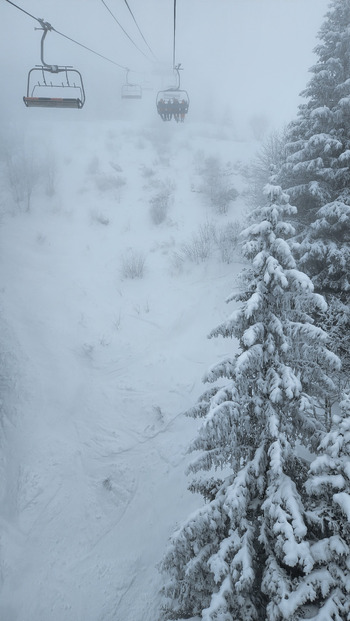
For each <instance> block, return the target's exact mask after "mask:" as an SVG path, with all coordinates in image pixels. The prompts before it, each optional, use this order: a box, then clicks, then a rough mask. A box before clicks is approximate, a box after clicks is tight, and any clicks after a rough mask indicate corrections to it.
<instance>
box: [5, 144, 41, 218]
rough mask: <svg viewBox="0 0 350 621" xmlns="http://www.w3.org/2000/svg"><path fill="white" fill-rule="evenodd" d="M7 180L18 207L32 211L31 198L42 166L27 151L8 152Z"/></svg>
mask: <svg viewBox="0 0 350 621" xmlns="http://www.w3.org/2000/svg"><path fill="white" fill-rule="evenodd" d="M6 167H7V181H8V185H9V189H10V192H11V194H12V198H13V200H14V202H15V203H16V205H17V207H19V208H22V207H24V209H25V211H30V205H31V198H32V194H33V191H34V189H35V187H36V186H37V185H38V183H39V179H40V166H39V163H38V161H37V160H36V159H35V158H34V157H29V156H27V155H26V154H25V153H11V152H8V153H7V154H6Z"/></svg>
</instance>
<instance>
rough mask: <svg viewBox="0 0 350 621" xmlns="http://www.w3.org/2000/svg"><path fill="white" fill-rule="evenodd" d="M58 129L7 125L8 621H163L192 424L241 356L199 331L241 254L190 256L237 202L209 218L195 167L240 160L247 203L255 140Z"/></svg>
mask: <svg viewBox="0 0 350 621" xmlns="http://www.w3.org/2000/svg"><path fill="white" fill-rule="evenodd" d="M35 112H36V111H35ZM33 116H34V115H33ZM38 118H39V116H38ZM60 119H61V120H60V122H59V124H58V125H56V126H55V128H52V127H50V125H49V124H48V125H46V126H44V127H43V125H42V123H39V121H38V123H35V122H34V121H33V122H32V123H31V125H30V127H29V128H28V127H27V128H26V130H25V133H24V135H23V136H20V137H18V136H17V139H16V140H15V135H14V131H12V130H9V132H8V142H7V144H8V148H7V149H4V150H3V152H2V194H1V196H2V198H1V206H2V211H3V216H2V221H1V226H0V238H1V243H0V271H1V275H0V282H1V294H0V301H1V302H0V303H1V306H0V324H1V326H0V344H1V348H0V351H1V354H0V360H1V386H2V410H1V417H2V419H1V422H2V431H1V435H2V438H1V442H0V444H1V461H0V466H1V482H0V492H1V505H0V568H1V591H0V592H1V596H0V619H1V620H2V621H72V620H74V621H112V620H114V621H115V620H117V621H119V620H120V621H155V620H156V618H157V607H158V605H159V598H158V589H159V586H160V578H159V575H158V571H157V568H156V565H157V563H158V562H159V560H160V559H161V557H162V554H163V551H164V549H165V546H166V542H167V538H168V537H169V535H170V534H171V532H172V530H173V529H174V527H175V526H176V523H177V522H179V521H180V520H181V519H183V518H185V517H186V516H187V515H188V513H189V511H191V509H192V508H195V507H196V506H198V504H199V503H201V499H199V498H196V497H193V496H192V495H191V494H189V492H187V490H186V487H187V480H186V477H185V474H184V472H185V468H186V463H187V462H188V459H189V457H188V456H187V455H186V449H187V446H188V444H189V442H190V440H191V438H192V437H193V436H194V434H195V428H196V425H195V423H194V422H193V421H190V420H189V419H186V418H185V417H184V416H183V412H184V411H185V410H186V408H188V407H189V406H191V405H192V404H193V403H194V401H195V400H196V397H197V396H198V395H199V394H200V393H201V391H202V390H203V386H202V384H201V377H202V375H203V373H204V371H205V370H206V369H207V368H208V366H210V365H211V364H212V363H214V362H216V361H217V360H218V359H220V357H224V356H225V355H226V354H227V353H228V348H231V347H235V344H234V343H228V342H222V341H216V340H214V341H213V340H207V338H206V335H207V333H208V332H209V331H210V330H211V329H212V328H213V327H214V326H215V325H216V324H218V323H219V322H220V321H221V320H222V319H223V318H224V317H226V316H227V314H228V313H229V312H230V310H231V309H230V308H228V307H227V306H226V305H225V298H226V296H228V295H229V294H230V293H231V291H232V289H233V288H234V287H236V276H237V274H238V272H239V271H240V270H241V268H242V266H241V264H240V260H239V257H238V256H237V258H236V260H235V261H234V262H231V263H224V262H223V261H222V260H220V251H219V250H218V248H217V246H215V243H214V241H213V242H212V253H211V256H210V257H209V258H208V259H207V260H206V261H203V262H201V263H198V264H196V263H194V262H191V261H190V260H189V259H188V250H189V249H191V247H193V245H194V244H195V239H198V232H200V231H201V234H202V235H203V234H204V232H205V230H206V231H209V230H212V229H213V227H216V233H217V236H219V234H220V231H221V230H223V229H224V228H225V226H226V225H227V223H228V222H230V221H236V220H237V218H240V217H241V216H242V213H243V211H244V203H243V200H242V198H241V197H238V199H237V200H236V201H235V202H233V203H232V204H231V205H230V208H229V211H228V213H227V214H226V215H218V214H217V213H215V211H214V210H213V208H212V207H211V206H210V204H209V202H208V201H207V200H206V198H205V195H204V194H203V192H202V191H201V189H202V186H203V177H202V176H201V175H200V170H201V166H202V165H203V162H204V161H205V160H206V158H208V157H213V158H219V159H221V162H222V165H223V166H226V164H227V163H228V162H230V163H231V165H230V166H229V167H228V170H230V171H231V181H232V184H233V185H234V186H235V187H236V189H237V190H238V191H241V190H242V179H241V178H240V176H239V174H238V172H237V171H238V170H239V167H237V166H236V163H237V161H238V160H240V161H245V160H247V158H249V157H250V156H252V155H253V154H254V149H255V145H252V144H247V143H244V142H237V141H235V140H234V136H232V135H230V133H229V132H227V131H226V130H223V129H222V128H219V127H215V126H203V127H199V126H195V125H193V124H191V123H188V124H185V125H181V126H180V125H179V126H175V124H174V125H171V126H170V125H165V124H162V123H160V122H159V121H158V119H157V124H156V125H149V126H147V127H142V126H141V125H136V126H135V124H132V123H128V122H123V123H121V122H108V123H107V122H105V123H94V124H93V125H91V124H90V125H89V124H87V123H82V122H72V121H71V122H67V120H65V118H64V117H63V116H60ZM3 144H4V142H3ZM6 162H7V163H6ZM15 173H16V174H15ZM16 175H17V176H16ZM27 177H28V178H29V180H31V181H29V182H28V181H27V182H26V179H27ZM33 180H36V182H35V183H34V181H33ZM32 186H33V187H32ZM16 192H17V194H16ZM162 192H163V195H164V193H165V195H166V196H167V197H168V199H166V200H168V203H167V204H168V205H169V210H168V213H167V216H166V218H165V221H164V222H162V223H160V224H156V223H155V222H154V218H152V216H151V212H150V209H151V206H152V199H153V204H154V203H157V200H158V203H159V201H161V199H159V198H158V199H157V196H158V197H159V194H161V193H162ZM16 196H17V204H16V201H15V198H16ZM29 199H30V200H29ZM28 200H29V202H30V205H29V206H30V208H29V211H26V206H27V205H28ZM196 236H197V237H196ZM213 239H214V237H213ZM186 248H187V254H186ZM135 259H138V260H139V262H140V261H141V263H142V264H143V262H144V274H143V277H142V278H135V279H130V278H127V277H126V274H125V270H126V271H127V270H128V268H129V269H130V267H131V266H132V261H133V260H135ZM123 269H124V273H123Z"/></svg>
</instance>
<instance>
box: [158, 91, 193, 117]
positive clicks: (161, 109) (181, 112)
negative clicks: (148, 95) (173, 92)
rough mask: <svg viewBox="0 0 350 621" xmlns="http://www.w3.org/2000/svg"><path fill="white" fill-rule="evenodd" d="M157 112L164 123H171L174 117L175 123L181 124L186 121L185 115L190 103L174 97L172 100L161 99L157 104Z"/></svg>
mask: <svg viewBox="0 0 350 621" xmlns="http://www.w3.org/2000/svg"><path fill="white" fill-rule="evenodd" d="M157 110H158V114H159V115H160V117H161V118H162V119H163V121H171V119H172V118H173V117H174V119H175V121H176V122H177V123H178V122H179V121H180V122H181V123H183V122H184V120H185V115H186V114H187V112H188V101H185V99H181V101H180V100H179V99H176V97H173V98H172V99H170V98H169V99H163V98H161V99H159V101H158V102H157Z"/></svg>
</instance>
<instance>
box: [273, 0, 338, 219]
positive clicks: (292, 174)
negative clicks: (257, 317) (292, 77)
mask: <svg viewBox="0 0 350 621" xmlns="http://www.w3.org/2000/svg"><path fill="white" fill-rule="evenodd" d="M349 27H350V3H349V0H331V3H330V9H329V11H328V13H327V14H326V19H325V21H324V23H323V25H322V27H321V29H320V32H319V34H318V38H319V40H320V41H321V43H320V44H319V45H318V46H317V47H316V48H315V53H316V54H317V56H318V61H317V63H316V64H315V65H314V66H313V67H311V69H310V72H311V73H312V78H311V80H310V81H309V83H308V85H307V88H306V89H305V90H304V91H303V92H302V93H301V95H302V96H303V97H305V98H306V99H307V102H306V103H304V104H302V105H300V106H299V112H298V118H297V119H296V120H295V121H294V122H293V123H291V124H290V126H289V129H288V135H287V145H286V149H287V155H288V157H287V162H286V164H284V165H283V166H282V169H281V171H280V174H279V182H281V184H282V185H283V187H284V188H288V194H289V195H290V197H291V200H292V203H293V205H294V204H295V205H296V206H297V208H298V219H299V220H302V221H303V222H307V223H309V222H313V221H314V220H315V214H316V211H317V210H318V209H319V208H320V207H322V206H323V205H325V204H327V203H329V202H331V201H333V200H335V199H336V198H337V197H338V196H339V195H340V194H341V192H342V191H343V190H344V189H345V188H347V187H348V185H349V180H350V172H349V168H348V163H349V160H350V115H349V112H350V39H349V35H348V30H349ZM286 191H287V190H286Z"/></svg>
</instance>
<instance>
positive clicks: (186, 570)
mask: <svg viewBox="0 0 350 621" xmlns="http://www.w3.org/2000/svg"><path fill="white" fill-rule="evenodd" d="M265 191H266V194H267V196H268V203H267V205H266V206H265V207H262V208H258V209H257V210H255V212H253V213H252V215H251V218H252V222H253V223H252V224H251V226H249V228H248V229H247V230H246V231H245V232H244V236H245V243H244V247H243V252H244V254H245V256H246V257H247V259H248V260H250V261H251V269H249V270H248V271H247V273H246V277H245V290H244V292H243V293H242V294H239V295H238V296H235V295H233V296H232V297H231V298H230V300H231V301H232V300H234V299H235V300H237V301H239V302H241V307H240V308H239V310H237V311H236V312H234V313H233V315H232V316H231V317H230V318H229V319H228V321H226V322H225V323H223V324H222V325H220V326H219V327H218V328H216V329H215V330H213V332H212V333H211V335H210V336H211V337H217V336H223V337H225V338H232V337H236V338H237V339H238V341H239V347H240V351H239V353H238V354H236V355H234V356H233V357H230V358H229V359H227V360H224V361H222V362H220V363H219V364H217V365H215V366H214V367H213V368H212V369H211V370H210V371H209V373H208V375H207V378H206V379H207V381H208V382H211V383H213V384H214V385H213V387H212V388H211V389H209V390H208V391H206V392H205V393H204V394H203V395H202V397H201V399H200V400H199V402H198V404H197V405H196V406H195V407H194V408H192V409H191V410H190V411H189V412H188V414H189V416H192V417H201V418H203V423H202V426H201V427H200V430H199V432H198V436H197V438H196V439H195V440H194V442H193V444H192V446H191V451H199V452H200V454H199V456H198V457H197V459H196V460H195V461H194V462H193V463H192V464H191V466H190V468H189V472H190V473H191V474H194V475H196V476H197V477H198V476H199V478H197V479H196V480H194V481H193V483H192V485H191V489H193V490H194V491H200V492H201V493H202V494H203V496H204V498H205V499H206V500H207V504H205V505H204V506H203V507H202V508H200V509H199V510H198V511H197V512H195V513H194V514H193V515H192V516H190V518H189V519H188V520H187V522H185V523H184V525H182V526H181V528H180V529H179V530H178V531H177V532H176V533H175V534H174V536H173V538H172V540H171V543H170V546H169V549H168V551H167V553H166V554H165V557H164V560H163V563H162V569H163V571H164V572H165V574H167V575H168V578H169V580H168V582H167V584H166V585H165V586H164V595H165V598H166V601H165V604H164V609H163V618H164V619H179V618H190V617H192V616H194V615H200V616H201V618H202V619H203V620H204V621H214V620H216V621H255V620H259V621H262V620H264V619H266V620H269V621H278V620H282V619H288V620H289V621H291V620H292V619H293V620H294V619H298V618H301V617H299V616H298V615H299V612H300V615H301V614H302V611H303V606H304V605H305V604H306V603H307V602H308V601H312V600H313V598H314V593H315V591H317V589H322V585H321V584H320V581H321V580H322V576H318V574H317V572H313V569H314V565H315V560H314V558H313V555H312V550H311V544H310V542H309V541H308V539H307V525H306V516H305V509H304V504H303V481H304V480H305V477H306V471H305V465H304V463H303V461H302V460H301V459H300V458H299V457H298V456H297V454H296V451H295V443H296V442H297V441H299V442H303V443H304V444H305V445H310V446H311V445H312V446H315V443H318V441H319V434H320V431H321V429H322V425H321V422H320V420H319V419H318V417H317V415H316V405H317V398H319V397H321V396H323V397H325V396H326V395H327V394H328V392H329V390H331V389H332V382H331V380H330V379H329V377H328V375H327V371H328V370H330V369H332V368H334V367H337V366H338V365H339V361H338V359H337V358H336V357H335V356H334V355H333V354H331V353H330V352H329V351H328V350H327V348H326V339H327V337H326V334H325V333H324V332H323V331H322V330H321V329H320V328H318V327H316V326H315V325H314V324H313V322H312V319H311V318H310V313H312V312H314V311H315V308H316V307H317V308H321V309H322V308H323V309H324V308H325V302H324V300H323V298H322V297H321V296H319V295H317V294H315V293H314V292H313V285H312V283H311V281H310V279H309V278H308V277H307V276H306V275H305V274H303V273H302V272H300V271H298V270H297V269H296V265H295V261H294V258H293V256H292V254H291V251H290V248H289V245H288V243H287V242H286V239H287V238H289V237H290V236H291V235H292V234H293V233H294V230H293V227H292V226H291V225H290V224H289V223H288V222H286V221H285V219H286V218H287V219H289V218H290V217H291V216H292V215H293V214H294V213H295V208H294V207H292V206H291V205H290V204H289V202H288V196H286V195H285V194H284V193H283V192H282V190H281V188H280V187H277V186H271V185H269V186H267V187H266V190H265ZM217 472H220V477H219V476H217ZM197 473H199V475H198V474H197ZM310 576H312V577H310Z"/></svg>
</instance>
